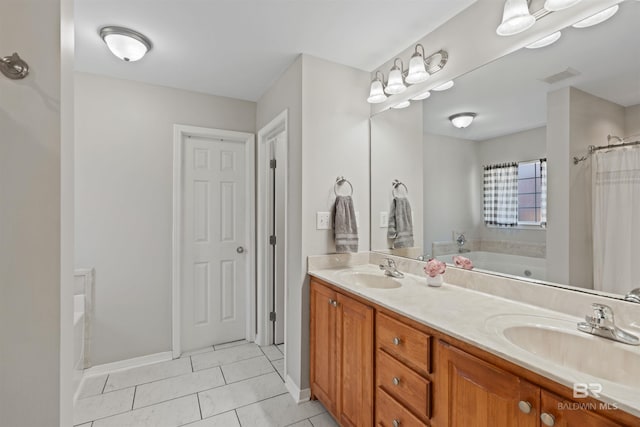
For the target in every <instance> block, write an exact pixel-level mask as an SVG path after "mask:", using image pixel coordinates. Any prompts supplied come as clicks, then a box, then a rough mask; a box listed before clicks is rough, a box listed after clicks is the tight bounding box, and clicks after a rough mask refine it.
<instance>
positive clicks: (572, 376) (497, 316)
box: [308, 264, 640, 417]
mask: <svg viewBox="0 0 640 427" xmlns="http://www.w3.org/2000/svg"><path fill="white" fill-rule="evenodd" d="M352 272H362V273H370V274H375V275H381V276H382V275H383V273H382V272H381V271H380V269H379V268H378V266H377V265H371V264H366V265H360V266H355V267H349V268H329V269H318V270H310V271H309V272H308V273H309V275H311V276H314V277H317V278H319V279H321V280H324V281H326V282H328V283H331V284H333V285H335V286H337V287H339V288H342V289H344V290H346V291H348V292H350V293H352V294H355V295H358V296H361V297H363V298H366V299H367V300H370V301H372V302H374V303H376V304H378V305H380V306H382V307H385V308H388V309H390V310H393V311H395V312H397V313H399V314H402V315H404V316H406V317H408V318H411V319H413V320H415V321H417V322H420V323H422V324H424V325H426V326H429V327H431V328H434V329H437V330H439V331H441V332H443V333H444V334H447V335H450V336H452V337H454V338H457V339H459V340H461V341H464V342H467V343H469V344H472V345H474V346H476V347H478V348H481V349H483V350H486V351H488V352H490V353H493V354H495V355H497V356H500V357H502V358H503V359H506V360H508V361H511V362H513V363H516V364H517V365H520V366H522V367H524V368H527V369H529V370H531V371H533V372H536V373H538V374H540V375H543V376H545V377H547V378H549V379H552V380H554V381H556V382H558V383H560V384H563V385H565V386H567V387H569V388H573V385H574V383H601V384H602V392H601V393H599V400H601V401H603V402H605V403H610V404H615V405H616V406H617V407H618V408H619V409H622V410H623V411H625V412H629V413H631V414H633V415H635V416H637V417H640V382H638V383H637V384H636V383H634V382H630V383H627V384H622V383H618V382H614V381H609V380H603V379H601V378H598V377H595V376H591V375H589V374H585V373H583V372H580V371H578V370H577V369H573V368H570V367H566V366H562V364H561V363H555V362H551V361H549V360H547V359H544V358H542V357H539V356H536V355H534V354H532V353H530V352H528V351H526V350H524V349H522V348H520V347H518V346H516V345H515V344H513V343H511V342H510V341H508V340H507V338H505V336H504V335H503V334H502V333H501V332H500V330H501V329H502V328H504V327H508V326H509V325H513V324H519V323H520V321H521V320H523V319H524V321H526V322H527V324H531V325H535V324H541V325H545V324H547V325H555V324H557V325H559V327H560V328H561V329H562V330H563V331H565V332H566V331H571V333H574V334H575V335H578V336H579V338H581V336H580V335H584V337H585V338H586V339H587V340H589V339H592V340H599V341H606V345H604V346H603V345H593V346H591V345H590V346H588V347H589V348H588V350H587V352H585V354H584V355H583V356H582V357H584V360H585V362H584V363H585V365H588V366H590V367H593V366H594V365H600V366H602V367H604V369H606V372H607V374H610V375H609V377H610V378H622V379H627V378H629V374H630V373H629V372H625V367H624V364H620V363H617V364H616V363H609V361H608V359H607V354H597V350H598V348H604V349H605V350H606V349H608V348H612V347H619V348H620V349H622V350H625V351H626V352H630V353H632V354H630V356H632V357H633V358H635V356H637V357H640V346H630V345H626V344H622V343H617V342H613V341H609V340H606V339H604V338H598V337H593V336H591V335H588V334H584V333H581V332H578V331H577V330H576V328H575V325H576V323H577V322H579V321H582V320H583V319H580V318H577V317H574V316H570V315H567V314H564V313H560V312H556V311H552V310H548V309H544V308H540V307H536V306H533V305H529V304H524V303H520V302H515V301H512V300H508V299H505V298H501V297H497V296H493V295H489V294H486V293H481V292H478V291H474V290H469V289H465V288H463V287H459V286H455V285H451V284H447V283H445V284H443V285H442V286H441V287H439V288H434V287H429V286H427V285H426V277H425V276H422V277H420V276H415V275H412V274H405V278H404V279H394V280H398V281H399V282H400V283H401V284H402V286H401V287H399V288H394V289H377V288H369V287H364V286H359V285H356V284H355V283H354V282H353V281H352V280H350V279H349V274H350V273H352ZM514 319H516V322H515V323H514ZM579 338H578V340H579V341H580V339H579ZM532 339H535V338H534V337H532ZM586 342H588V341H586ZM595 344H602V343H595ZM608 346H612V347H608ZM542 347H544V343H543V344H542ZM574 354H575V353H574ZM578 359H579V360H580V361H581V359H580V358H579V357H578ZM594 362H595V363H594ZM574 363H575V361H574ZM579 363H581V362H579ZM616 371H618V372H616ZM592 372H593V371H592ZM636 374H637V369H636ZM576 400H578V399H576Z"/></svg>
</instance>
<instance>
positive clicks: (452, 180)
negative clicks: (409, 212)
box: [423, 133, 482, 253]
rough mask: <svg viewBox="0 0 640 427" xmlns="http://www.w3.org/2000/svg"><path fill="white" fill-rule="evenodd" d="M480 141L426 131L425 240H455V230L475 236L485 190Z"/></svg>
mask: <svg viewBox="0 0 640 427" xmlns="http://www.w3.org/2000/svg"><path fill="white" fill-rule="evenodd" d="M477 150H478V148H477V143H476V142H474V141H469V140H466V139H460V138H451V137H448V136H442V135H433V134H429V133H425V134H424V171H423V174H424V243H425V245H426V246H425V253H431V250H432V243H433V242H442V241H451V240H453V231H454V230H455V231H456V232H466V233H468V234H467V237H472V236H474V233H475V231H474V230H475V229H476V228H477V225H478V224H477V221H478V215H481V214H482V213H481V212H482V211H481V210H480V207H481V206H480V204H481V203H482V193H478V192H477V191H476V190H477V188H478V186H479V183H480V182H481V181H482V172H481V169H479V168H478V160H477Z"/></svg>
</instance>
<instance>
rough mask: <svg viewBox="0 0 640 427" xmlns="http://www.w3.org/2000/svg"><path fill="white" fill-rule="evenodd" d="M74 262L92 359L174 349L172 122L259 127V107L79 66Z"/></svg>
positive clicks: (248, 129)
mask: <svg viewBox="0 0 640 427" xmlns="http://www.w3.org/2000/svg"><path fill="white" fill-rule="evenodd" d="M75 84H76V152H75V154H76V180H75V182H76V266H77V267H95V269H96V285H95V286H96V288H95V301H96V305H95V318H94V329H93V331H94V337H93V347H92V349H91V354H92V356H93V360H92V362H93V364H102V363H108V362H114V361H117V360H123V359H129V358H132V357H137V356H144V355H148V354H153V353H158V352H163V351H168V350H170V349H171V274H172V272H171V253H172V252H171V251H172V246H171V245H172V243H171V238H172V235H171V232H172V231H171V230H172V208H171V206H172V178H173V176H172V159H173V125H174V124H185V125H194V126H203V127H210V128H219V129H227V130H235V131H243V132H254V131H255V118H256V104H255V103H253V102H248V101H239V100H235V99H230V98H223V97H217V96H211V95H204V94H198V93H194V92H188V91H184V90H178V89H170V88H165V87H160V86H153V85H148V84H144V83H138V82H132V81H126V80H118V79H113V78H107V77H101V76H97V75H93V74H86V73H77V74H76V78H75Z"/></svg>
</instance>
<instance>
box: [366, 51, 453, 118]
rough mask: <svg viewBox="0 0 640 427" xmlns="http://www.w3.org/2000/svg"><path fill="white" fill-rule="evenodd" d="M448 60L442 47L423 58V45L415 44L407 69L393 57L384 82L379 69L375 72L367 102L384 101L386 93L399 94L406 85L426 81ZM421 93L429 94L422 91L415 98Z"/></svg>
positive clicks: (398, 59)
mask: <svg viewBox="0 0 640 427" xmlns="http://www.w3.org/2000/svg"><path fill="white" fill-rule="evenodd" d="M448 61H449V53H448V52H447V51H445V50H442V49H441V50H439V51H437V52H435V53H432V54H431V55H429V56H427V57H426V58H424V47H423V46H422V45H421V44H417V45H416V46H415V51H414V53H413V55H412V56H411V60H410V61H409V69H408V70H405V69H404V62H403V61H402V59H400V58H395V59H394V60H393V67H392V68H391V70H390V72H389V78H388V79H387V81H386V82H385V80H384V74H382V72H381V71H379V70H378V71H376V72H375V76H374V78H373V80H372V81H371V86H370V88H369V97H368V98H367V102H368V103H369V104H379V103H381V102H384V101H386V100H387V98H388V95H397V94H400V93H402V92H404V91H405V90H406V89H407V86H409V85H412V84H419V83H422V82H424V81H426V80H427V79H428V78H429V77H430V76H431V75H433V74H435V73H437V72H439V71H441V70H442V69H443V68H444V66H445V65H446V64H447V62H448ZM422 95H424V96H425V98H426V97H428V96H429V95H425V92H423V93H421V94H419V95H417V96H416V98H417V97H418V96H422ZM420 99H424V98H420ZM392 108H395V107H392Z"/></svg>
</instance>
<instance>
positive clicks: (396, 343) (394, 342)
mask: <svg viewBox="0 0 640 427" xmlns="http://www.w3.org/2000/svg"><path fill="white" fill-rule="evenodd" d="M401 342H402V341H400V338H398V337H394V338H393V344H394V345H400V343H401Z"/></svg>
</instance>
